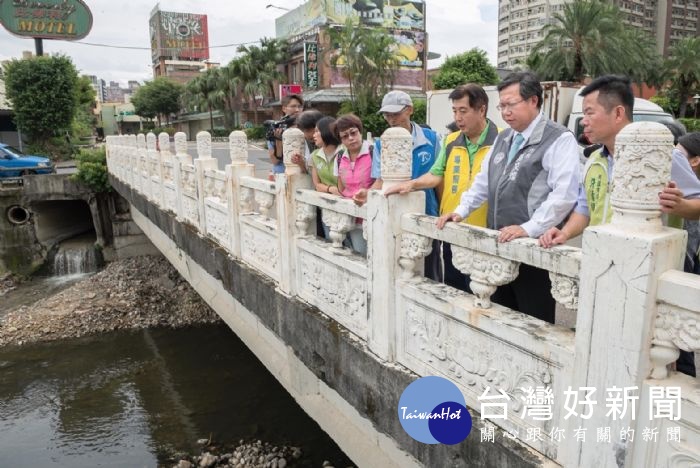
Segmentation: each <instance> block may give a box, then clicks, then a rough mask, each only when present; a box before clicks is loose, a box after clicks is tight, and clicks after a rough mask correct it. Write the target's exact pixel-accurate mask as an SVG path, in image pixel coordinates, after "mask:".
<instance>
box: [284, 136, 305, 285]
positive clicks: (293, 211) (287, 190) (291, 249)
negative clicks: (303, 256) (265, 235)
mask: <svg viewBox="0 0 700 468" xmlns="http://www.w3.org/2000/svg"><path fill="white" fill-rule="evenodd" d="M305 145H306V142H305V140H304V134H303V133H302V131H301V130H299V129H298V128H290V129H288V130H285V132H284V133H283V134H282V153H283V155H284V166H285V173H284V174H283V175H282V174H279V175H277V179H276V182H277V194H276V199H277V228H278V235H279V237H278V239H279V243H280V248H279V252H280V285H279V286H280V289H281V290H282V291H284V292H285V293H287V294H290V295H294V294H296V291H297V290H298V288H297V284H296V269H297V264H296V262H297V257H298V256H297V248H296V220H297V202H296V199H295V197H294V194H295V193H296V191H297V190H298V189H308V188H311V187H312V183H311V177H309V176H308V175H307V174H302V172H301V168H300V167H299V166H298V165H296V164H294V163H292V156H294V155H295V154H300V155H302V157H303V156H304V150H305Z"/></svg>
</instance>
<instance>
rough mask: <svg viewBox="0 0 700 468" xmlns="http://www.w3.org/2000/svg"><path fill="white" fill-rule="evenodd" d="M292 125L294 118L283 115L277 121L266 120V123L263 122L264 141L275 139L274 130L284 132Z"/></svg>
mask: <svg viewBox="0 0 700 468" xmlns="http://www.w3.org/2000/svg"><path fill="white" fill-rule="evenodd" d="M293 124H294V116H291V115H285V116H284V117H282V118H281V119H279V120H266V121H264V122H263V126H264V127H265V139H267V140H274V139H275V137H276V135H275V130H277V129H278V128H279V129H281V130H282V131H283V132H284V131H285V130H287V129H288V128H289V127H290V126H291V125H293Z"/></svg>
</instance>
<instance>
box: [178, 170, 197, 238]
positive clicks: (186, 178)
mask: <svg viewBox="0 0 700 468" xmlns="http://www.w3.org/2000/svg"><path fill="white" fill-rule="evenodd" d="M180 177H181V185H180V194H181V197H180V198H181V203H182V213H181V216H182V218H183V219H185V220H186V221H187V222H189V223H190V224H192V225H194V226H199V199H198V196H197V173H196V171H195V168H194V164H182V163H181V164H180Z"/></svg>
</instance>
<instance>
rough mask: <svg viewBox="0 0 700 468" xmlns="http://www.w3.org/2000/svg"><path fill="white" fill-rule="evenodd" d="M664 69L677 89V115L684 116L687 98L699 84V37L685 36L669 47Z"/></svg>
mask: <svg viewBox="0 0 700 468" xmlns="http://www.w3.org/2000/svg"><path fill="white" fill-rule="evenodd" d="M665 69H666V70H668V72H669V73H670V75H671V76H670V77H668V76H667V78H670V79H671V81H672V83H674V87H675V88H676V90H677V91H678V98H679V100H680V109H679V112H678V115H679V116H680V117H685V112H686V107H687V106H688V98H689V97H690V96H691V95H692V94H693V90H694V89H695V88H696V87H697V86H698V85H699V84H700V38H698V37H687V38H685V39H682V40H680V41H678V42H676V44H675V45H673V46H672V47H671V50H670V53H669V57H668V60H667V61H666V67H665Z"/></svg>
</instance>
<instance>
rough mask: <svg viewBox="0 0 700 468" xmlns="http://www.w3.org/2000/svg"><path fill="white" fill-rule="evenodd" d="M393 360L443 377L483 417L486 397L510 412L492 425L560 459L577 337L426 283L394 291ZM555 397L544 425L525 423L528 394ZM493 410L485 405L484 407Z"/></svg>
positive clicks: (421, 372)
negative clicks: (556, 432)
mask: <svg viewBox="0 0 700 468" xmlns="http://www.w3.org/2000/svg"><path fill="white" fill-rule="evenodd" d="M396 294H397V309H396V310H400V311H401V313H399V314H396V320H397V353H396V360H397V361H398V362H399V363H401V364H403V365H404V366H406V367H408V368H409V369H411V370H412V371H414V372H416V373H417V374H418V375H422V376H424V375H439V376H443V377H445V378H448V379H450V380H452V381H453V382H455V383H456V384H457V385H458V386H459V387H460V388H461V389H462V392H463V393H464V395H465V398H466V402H467V405H468V406H469V407H471V408H474V409H475V410H477V411H479V409H480V408H481V404H482V402H481V401H480V400H479V399H480V398H482V396H483V395H484V394H485V392H487V393H486V395H487V396H491V397H493V396H497V397H498V396H499V395H500V393H499V392H500V391H503V392H505V394H506V395H507V399H506V398H502V399H500V400H494V401H496V402H497V403H505V404H506V409H507V413H506V419H497V418H489V420H491V421H492V422H493V423H494V424H497V425H499V426H501V427H502V428H503V429H505V430H506V431H509V432H511V433H516V434H518V437H519V438H520V439H521V440H522V441H524V439H525V436H526V435H527V434H528V430H533V429H538V430H540V431H541V435H542V440H537V439H534V440H532V441H528V442H525V443H528V444H529V445H531V446H532V447H533V448H534V449H536V450H538V451H540V452H542V453H544V454H546V455H547V456H548V457H550V458H553V459H557V458H558V457H559V442H558V441H556V440H554V439H552V438H551V437H550V434H551V430H552V428H554V427H560V428H563V427H565V425H564V422H563V413H562V404H561V401H560V400H557V398H561V397H563V395H564V391H565V390H566V386H567V385H568V384H569V383H570V382H571V373H572V366H573V361H574V332H573V331H571V330H568V329H565V328H563V327H558V326H555V325H550V324H547V323H544V322H542V321H540V320H537V319H535V318H533V317H529V316H526V315H523V314H514V313H512V311H510V309H507V308H505V307H502V306H500V305H497V304H494V305H493V306H492V307H491V308H490V309H486V310H484V309H480V308H478V307H475V306H474V305H473V304H472V301H471V300H469V296H467V295H465V294H462V293H461V292H460V291H458V290H456V289H454V288H451V287H449V286H446V285H442V284H436V283H434V282H432V281H430V280H427V279H422V278H421V279H420V280H419V281H417V282H416V281H410V282H406V281H401V282H400V283H398V285H397V290H396ZM537 387H542V388H545V389H550V390H551V392H552V394H553V395H554V401H553V405H552V406H551V408H552V410H551V415H550V416H549V419H547V420H542V421H540V420H535V419H533V418H532V417H530V416H527V417H524V418H523V411H524V408H523V405H524V403H525V397H526V389H532V390H535V389H536V388H537ZM487 403H488V401H487Z"/></svg>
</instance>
